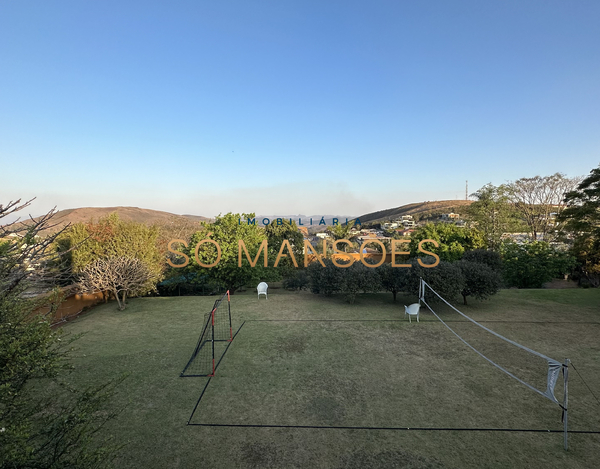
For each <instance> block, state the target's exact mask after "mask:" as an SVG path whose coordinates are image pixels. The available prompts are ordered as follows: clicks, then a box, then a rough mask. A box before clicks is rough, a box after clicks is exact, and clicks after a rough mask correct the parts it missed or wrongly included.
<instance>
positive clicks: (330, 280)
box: [306, 259, 344, 296]
mask: <svg viewBox="0 0 600 469" xmlns="http://www.w3.org/2000/svg"><path fill="white" fill-rule="evenodd" d="M323 263H324V264H325V267H323V266H322V265H321V264H320V263H319V262H313V263H311V264H309V265H308V267H307V268H306V272H307V274H308V277H309V279H310V291H311V292H313V293H323V294H324V295H327V296H330V295H332V294H334V293H337V292H339V291H340V290H341V289H342V282H343V279H344V277H343V275H344V274H343V272H342V271H343V270H344V269H343V268H341V267H336V266H335V265H334V264H333V262H332V261H331V259H324V260H323Z"/></svg>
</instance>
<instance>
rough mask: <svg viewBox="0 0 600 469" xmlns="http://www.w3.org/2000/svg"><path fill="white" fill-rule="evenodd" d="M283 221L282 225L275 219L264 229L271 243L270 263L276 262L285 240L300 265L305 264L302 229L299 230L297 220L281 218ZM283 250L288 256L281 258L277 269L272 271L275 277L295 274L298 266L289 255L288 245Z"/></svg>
mask: <svg viewBox="0 0 600 469" xmlns="http://www.w3.org/2000/svg"><path fill="white" fill-rule="evenodd" d="M281 222H282V223H281V225H278V224H277V220H273V221H272V222H271V223H270V224H268V225H267V226H266V227H265V229H264V230H265V235H266V236H267V240H268V243H269V259H270V260H271V259H272V261H271V262H270V263H271V264H273V263H274V262H275V259H276V258H277V255H278V254H279V251H280V249H281V246H282V245H283V243H284V241H288V243H289V246H290V247H291V248H292V252H293V254H294V259H296V263H297V264H298V267H299V266H304V236H303V235H302V233H301V232H300V230H298V226H297V225H296V222H294V221H292V222H291V223H290V222H289V221H288V220H285V219H283V220H281ZM283 252H284V253H285V254H286V255H287V257H282V258H281V260H280V262H279V263H278V265H277V268H276V270H275V271H274V272H273V273H272V276H273V277H276V276H279V277H283V278H287V277H289V276H293V275H294V274H295V272H296V269H297V268H298V267H296V266H295V265H294V263H293V261H292V258H291V257H290V256H289V250H288V248H287V247H285V248H284V251H283Z"/></svg>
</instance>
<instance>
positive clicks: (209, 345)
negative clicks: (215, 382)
mask: <svg viewBox="0 0 600 469" xmlns="http://www.w3.org/2000/svg"><path fill="white" fill-rule="evenodd" d="M232 340H233V332H232V328H231V301H230V296H229V291H227V292H226V293H225V294H224V295H223V296H222V297H221V298H219V299H218V300H216V301H215V304H214V306H213V308H212V310H211V312H210V313H207V314H205V315H204V318H203V321H202V331H201V332H200V338H199V339H198V343H197V344H196V348H195V349H194V352H193V353H192V356H191V358H190V359H189V361H188V362H187V365H185V368H184V369H183V371H182V372H181V375H180V376H182V377H189V376H214V375H215V369H216V365H217V364H218V359H219V358H220V357H221V355H222V354H223V352H224V347H222V346H220V344H222V343H224V342H231V341H232Z"/></svg>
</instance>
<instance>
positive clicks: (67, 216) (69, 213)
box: [48, 207, 210, 232]
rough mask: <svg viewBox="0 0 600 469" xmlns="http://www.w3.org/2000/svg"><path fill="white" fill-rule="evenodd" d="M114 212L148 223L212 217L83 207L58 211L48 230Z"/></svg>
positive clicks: (148, 210)
mask: <svg viewBox="0 0 600 469" xmlns="http://www.w3.org/2000/svg"><path fill="white" fill-rule="evenodd" d="M113 212H116V213H117V214H118V215H119V218H121V220H125V221H134V222H138V223H144V224H147V225H153V224H163V223H166V222H170V221H172V220H173V218H175V219H181V220H182V221H183V220H185V221H192V222H199V221H208V220H210V218H207V217H201V216H197V215H175V214H174V213H169V212H161V211H159V210H150V209H147V208H138V207H81V208H71V209H66V210H60V211H59V212H57V213H56V215H54V217H53V219H52V221H53V224H55V225H56V226H55V227H53V228H52V230H48V232H50V231H58V230H60V229H61V228H62V227H64V226H65V225H67V224H69V223H71V224H73V223H87V222H89V221H90V220H94V221H98V220H99V219H100V218H102V217H105V216H107V215H109V214H111V213H113Z"/></svg>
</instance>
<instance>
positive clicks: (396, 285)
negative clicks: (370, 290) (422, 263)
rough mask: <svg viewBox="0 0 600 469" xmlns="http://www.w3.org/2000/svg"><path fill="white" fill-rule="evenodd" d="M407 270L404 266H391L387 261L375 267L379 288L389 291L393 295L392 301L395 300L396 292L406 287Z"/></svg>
mask: <svg viewBox="0 0 600 469" xmlns="http://www.w3.org/2000/svg"><path fill="white" fill-rule="evenodd" d="M409 270H410V269H407V268H404V267H392V265H391V264H387V263H386V264H383V265H382V266H380V267H379V268H378V269H377V273H378V274H379V281H380V283H381V288H383V289H385V290H387V291H389V292H391V293H392V295H393V296H394V301H396V295H397V294H398V292H399V291H402V290H404V289H405V288H406V287H407V284H408V277H409Z"/></svg>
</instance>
